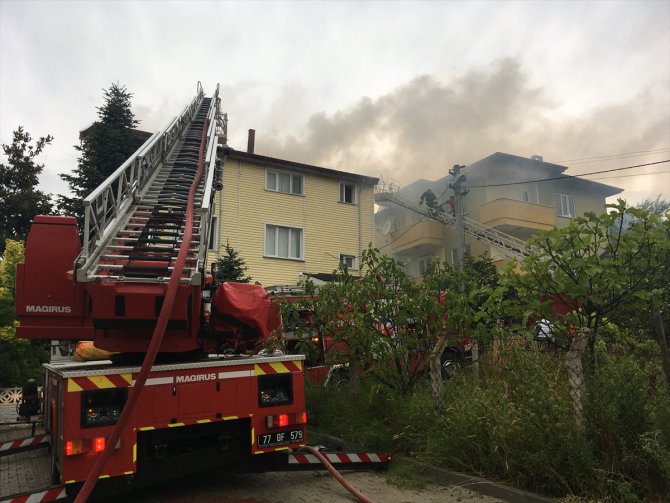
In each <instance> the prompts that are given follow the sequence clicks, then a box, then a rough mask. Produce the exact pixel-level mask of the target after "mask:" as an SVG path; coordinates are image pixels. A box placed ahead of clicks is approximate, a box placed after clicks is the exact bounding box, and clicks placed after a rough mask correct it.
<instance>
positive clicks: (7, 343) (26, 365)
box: [0, 240, 48, 388]
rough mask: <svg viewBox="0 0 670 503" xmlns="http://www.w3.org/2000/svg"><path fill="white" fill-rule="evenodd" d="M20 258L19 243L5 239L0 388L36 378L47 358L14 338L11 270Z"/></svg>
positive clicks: (0, 270)
mask: <svg viewBox="0 0 670 503" xmlns="http://www.w3.org/2000/svg"><path fill="white" fill-rule="evenodd" d="M23 256H24V247H23V243H22V242H20V241H13V240H8V241H7V248H6V250H5V254H4V256H3V259H2V261H1V262H0V388H1V387H6V386H20V385H22V384H23V383H24V382H25V381H26V380H28V379H37V378H39V376H40V374H41V364H42V363H44V362H46V361H47V359H48V355H47V353H46V351H44V350H42V349H40V348H39V347H38V346H37V345H36V344H33V343H32V342H31V341H26V340H19V339H17V338H16V326H17V324H18V322H17V321H16V316H15V314H14V300H15V298H14V293H15V275H16V272H15V271H16V264H17V263H19V262H22V261H23Z"/></svg>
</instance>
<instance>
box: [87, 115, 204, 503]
mask: <svg viewBox="0 0 670 503" xmlns="http://www.w3.org/2000/svg"><path fill="white" fill-rule="evenodd" d="M206 135H207V121H205V127H204V128H203V131H202V138H201V139H200V155H199V159H198V171H197V173H196V175H195V178H194V180H193V183H191V188H190V189H189V192H188V205H187V207H186V222H185V226H184V236H183V239H182V242H181V246H180V247H179V253H178V254H177V260H176V261H175V264H174V268H173V270H172V274H171V275H170V282H169V283H168V287H167V290H166V292H165V300H164V301H163V307H162V308H161V312H160V314H159V316H158V321H157V323H156V328H154V332H153V335H152V336H151V342H150V344H149V348H148V349H147V353H146V355H145V357H144V361H143V362H142V367H141V368H140V372H139V374H138V375H137V378H136V379H135V383H134V385H133V386H132V388H131V389H130V393H129V394H128V401H127V402H126V404H125V406H124V407H123V410H122V412H121V415H120V416H119V420H118V422H117V423H116V426H115V427H114V430H113V431H112V433H111V435H110V436H109V440H108V441H107V442H106V444H105V449H104V451H103V452H102V454H101V455H100V456H99V457H98V458H97V459H96V461H95V464H94V465H93V468H92V469H91V471H90V472H89V474H88V476H87V477H86V481H85V482H84V485H83V486H82V488H81V490H80V491H79V493H78V494H77V497H76V499H75V500H74V503H84V502H85V501H86V500H87V499H88V497H89V496H90V494H91V492H92V491H93V488H94V487H95V484H96V482H97V481H98V477H100V474H101V473H102V470H103V469H104V468H105V465H106V464H107V461H108V460H109V457H110V456H111V454H112V452H113V451H114V449H115V448H116V444H117V442H118V441H119V439H120V438H121V433H122V432H123V429H124V428H125V426H126V424H127V423H128V419H130V414H131V413H132V412H133V409H134V408H135V404H136V403H137V400H138V399H139V397H140V394H141V393H142V389H143V388H144V384H145V382H146V380H147V377H148V376H149V371H150V370H151V367H152V366H153V364H154V361H155V360H156V355H157V354H158V349H159V348H160V345H161V342H162V341H163V336H164V335H165V329H166V328H167V323H168V321H169V318H170V315H171V314H172V307H173V305H174V301H175V298H176V297H177V287H178V286H179V282H180V279H181V273H182V271H183V269H184V264H185V263H186V256H187V254H188V249H189V244H190V242H191V237H192V235H193V200H194V199H195V190H196V187H197V185H198V183H199V182H200V178H201V177H202V170H203V163H204V155H203V151H204V147H205V138H206Z"/></svg>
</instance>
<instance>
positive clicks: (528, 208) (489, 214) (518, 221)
mask: <svg viewBox="0 0 670 503" xmlns="http://www.w3.org/2000/svg"><path fill="white" fill-rule="evenodd" d="M479 221H480V222H481V223H482V224H485V225H488V226H489V227H493V228H495V229H500V230H502V231H504V232H508V233H510V234H517V233H519V232H521V233H525V234H532V233H533V232H535V231H546V230H550V229H553V228H554V226H555V225H556V210H555V208H554V207H553V206H546V205H544V204H536V203H529V202H525V201H517V200H515V199H507V198H501V199H494V200H493V201H489V202H488V203H485V204H483V205H481V206H480V208H479Z"/></svg>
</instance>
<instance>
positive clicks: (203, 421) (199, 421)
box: [196, 419, 212, 424]
mask: <svg viewBox="0 0 670 503" xmlns="http://www.w3.org/2000/svg"><path fill="white" fill-rule="evenodd" d="M211 422H212V420H211V419H198V420H197V421H196V423H200V424H202V423H211Z"/></svg>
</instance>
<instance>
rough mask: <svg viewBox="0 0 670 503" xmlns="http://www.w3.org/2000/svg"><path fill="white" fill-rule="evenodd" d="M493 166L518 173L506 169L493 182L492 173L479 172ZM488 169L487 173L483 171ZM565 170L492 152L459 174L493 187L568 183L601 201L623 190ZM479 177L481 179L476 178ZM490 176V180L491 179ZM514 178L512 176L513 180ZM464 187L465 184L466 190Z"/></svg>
mask: <svg viewBox="0 0 670 503" xmlns="http://www.w3.org/2000/svg"><path fill="white" fill-rule="evenodd" d="M497 166H505V167H508V168H520V170H519V171H517V172H516V173H514V172H513V171H510V170H509V169H506V170H505V172H504V174H503V173H500V174H501V175H504V176H501V177H500V180H498V179H496V177H495V174H496V173H495V172H494V173H486V175H484V173H483V171H485V170H486V171H488V169H491V168H495V167H497ZM487 168H488V169H487ZM567 169H568V167H567V166H563V165H561V164H554V163H551V162H545V161H543V160H540V159H533V158H527V157H520V156H517V155H512V154H505V153H503V152H496V153H494V154H491V155H489V156H488V157H485V158H484V159H480V160H479V161H476V162H473V163H472V164H469V165H468V166H467V167H466V168H465V170H464V171H463V173H464V174H465V176H466V177H468V176H470V177H471V180H472V178H475V179H477V178H482V179H484V180H485V183H484V184H485V185H489V184H490V185H495V184H498V183H500V184H503V183H517V182H520V183H523V182H534V181H545V180H546V181H549V179H556V180H570V181H571V183H575V184H576V185H580V186H582V187H584V188H586V189H588V190H595V191H598V192H600V193H602V194H604V195H605V197H608V196H613V195H615V194H619V193H621V192H623V189H621V188H619V187H615V186H613V185H606V184H604V183H599V182H596V181H593V180H587V179H585V178H579V177H575V176H573V175H566V174H565V171H566V170H567ZM480 175H481V176H480ZM491 175H493V176H491ZM515 175H516V176H515ZM467 185H468V183H467V182H466V186H467Z"/></svg>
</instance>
